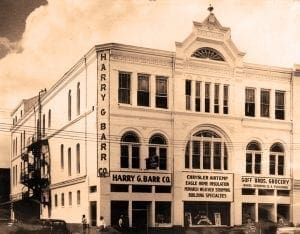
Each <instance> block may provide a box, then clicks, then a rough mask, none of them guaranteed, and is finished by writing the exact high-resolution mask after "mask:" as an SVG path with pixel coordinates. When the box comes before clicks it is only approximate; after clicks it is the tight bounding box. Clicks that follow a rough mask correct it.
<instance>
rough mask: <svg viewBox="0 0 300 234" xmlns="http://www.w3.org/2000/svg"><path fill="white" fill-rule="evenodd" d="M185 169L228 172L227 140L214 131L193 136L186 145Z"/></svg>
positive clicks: (206, 131)
mask: <svg viewBox="0 0 300 234" xmlns="http://www.w3.org/2000/svg"><path fill="white" fill-rule="evenodd" d="M185 168H191V169H207V170H216V171H218V170H228V151H227V144H226V140H225V139H224V138H223V137H222V136H221V135H219V134H217V133H216V132H214V131H212V130H201V131H198V132H196V133H195V134H193V135H192V137H191V140H190V141H188V143H187V145H186V152H185Z"/></svg>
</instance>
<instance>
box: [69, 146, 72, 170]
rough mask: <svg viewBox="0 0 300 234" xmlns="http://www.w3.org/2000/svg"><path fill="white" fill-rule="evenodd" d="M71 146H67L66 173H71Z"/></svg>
mask: <svg viewBox="0 0 300 234" xmlns="http://www.w3.org/2000/svg"><path fill="white" fill-rule="evenodd" d="M71 156H72V155H71V148H68V175H69V176H71V175H72V161H71V160H72V157H71Z"/></svg>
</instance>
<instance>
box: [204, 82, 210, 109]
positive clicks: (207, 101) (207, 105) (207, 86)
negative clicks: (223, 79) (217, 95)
mask: <svg viewBox="0 0 300 234" xmlns="http://www.w3.org/2000/svg"><path fill="white" fill-rule="evenodd" d="M205 112H206V113H209V112H210V83H205Z"/></svg>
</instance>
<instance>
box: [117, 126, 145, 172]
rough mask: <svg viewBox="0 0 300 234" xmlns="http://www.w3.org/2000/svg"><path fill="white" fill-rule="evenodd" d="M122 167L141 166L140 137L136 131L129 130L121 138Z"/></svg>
mask: <svg viewBox="0 0 300 234" xmlns="http://www.w3.org/2000/svg"><path fill="white" fill-rule="evenodd" d="M120 163H121V168H139V167H140V145H139V138H138V136H137V135H136V134H135V133H134V132H127V133H125V134H124V135H123V136H122V139H121V158H120Z"/></svg>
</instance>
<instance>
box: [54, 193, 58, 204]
mask: <svg viewBox="0 0 300 234" xmlns="http://www.w3.org/2000/svg"><path fill="white" fill-rule="evenodd" d="M54 206H55V207H57V194H55V195H54Z"/></svg>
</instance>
